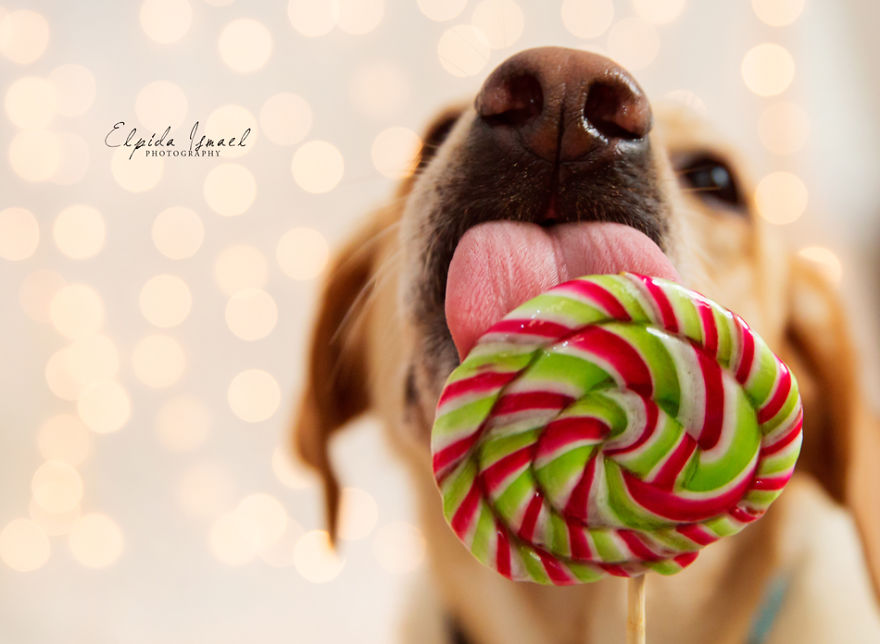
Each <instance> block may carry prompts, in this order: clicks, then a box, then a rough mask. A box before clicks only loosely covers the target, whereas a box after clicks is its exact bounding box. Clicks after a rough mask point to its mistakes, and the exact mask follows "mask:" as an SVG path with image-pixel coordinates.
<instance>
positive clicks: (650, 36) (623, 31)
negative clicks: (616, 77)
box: [608, 18, 660, 71]
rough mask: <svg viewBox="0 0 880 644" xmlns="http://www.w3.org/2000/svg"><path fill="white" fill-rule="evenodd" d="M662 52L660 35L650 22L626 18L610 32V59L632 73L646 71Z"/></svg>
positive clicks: (617, 23)
mask: <svg viewBox="0 0 880 644" xmlns="http://www.w3.org/2000/svg"><path fill="white" fill-rule="evenodd" d="M659 52H660V35H659V34H658V33H657V28H656V27H654V25H652V24H651V23H650V22H647V21H645V20H640V19H639V18H624V19H623V20H620V21H618V22H616V23H615V24H614V26H613V27H611V30H610V31H609V32H608V57H609V58H612V59H613V60H615V61H617V62H618V63H620V64H621V65H623V66H624V67H626V68H627V69H629V70H631V71H637V70H640V69H644V68H645V67H647V66H648V65H650V64H651V63H652V62H654V60H655V59H656V58H657V54H658V53H659Z"/></svg>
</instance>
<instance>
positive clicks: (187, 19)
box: [140, 0, 192, 45]
mask: <svg viewBox="0 0 880 644" xmlns="http://www.w3.org/2000/svg"><path fill="white" fill-rule="evenodd" d="M140 21H141V28H142V29H143V30H144V33H145V34H146V35H147V36H148V37H149V38H151V39H152V40H155V41H156V42H157V43H159V44H160V45H168V44H171V43H173V42H177V41H178V40H180V39H181V38H183V37H184V36H185V35H186V32H187V31H189V27H190V25H191V24H192V7H191V6H190V4H189V1H188V0H144V1H143V2H142V3H141V10H140Z"/></svg>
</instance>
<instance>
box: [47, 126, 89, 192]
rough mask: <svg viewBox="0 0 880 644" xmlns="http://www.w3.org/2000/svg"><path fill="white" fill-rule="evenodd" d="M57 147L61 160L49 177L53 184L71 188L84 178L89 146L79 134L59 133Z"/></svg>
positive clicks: (86, 169)
mask: <svg viewBox="0 0 880 644" xmlns="http://www.w3.org/2000/svg"><path fill="white" fill-rule="evenodd" d="M57 139H58V145H59V150H60V153H61V160H60V161H59V163H58V166H57V167H56V168H55V172H53V173H52V176H51V177H49V180H50V181H52V182H53V183H57V184H60V185H62V186H71V185H73V184H75V183H77V182H79V181H81V180H82V178H83V177H85V175H86V172H88V169H89V159H90V154H89V144H88V143H86V140H85V139H84V138H83V137H81V136H80V135H79V134H72V133H70V132H59V133H58V136H57Z"/></svg>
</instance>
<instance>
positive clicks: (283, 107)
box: [260, 92, 312, 145]
mask: <svg viewBox="0 0 880 644" xmlns="http://www.w3.org/2000/svg"><path fill="white" fill-rule="evenodd" d="M311 127H312V108H311V107H310V106H309V104H308V102H307V101H306V100H305V99H304V98H302V97H301V96H299V95H298V94H294V93H292V92H280V93H278V94H275V95H274V96H270V97H269V98H268V99H266V102H265V103H263V107H262V108H260V128H261V129H262V131H263V133H264V134H265V135H266V138H268V139H269V140H270V141H272V143H276V144H278V145H293V144H295V143H299V142H300V141H302V140H303V139H304V138H305V137H306V135H307V134H308V133H309V130H310V129H311Z"/></svg>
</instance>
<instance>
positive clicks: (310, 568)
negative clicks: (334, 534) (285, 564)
mask: <svg viewBox="0 0 880 644" xmlns="http://www.w3.org/2000/svg"><path fill="white" fill-rule="evenodd" d="M293 564H294V566H296V571H297V572H298V573H299V574H300V575H302V576H303V577H304V578H305V579H306V580H308V581H310V582H312V583H313V584H323V583H327V582H328V581H332V580H333V579H335V578H336V577H338V576H339V573H341V572H342V568H343V567H344V566H345V560H344V559H343V558H342V557H340V556H339V554H338V553H337V552H336V551H334V550H333V546H332V545H331V544H330V535H329V534H327V532H326V530H310V531H309V532H306V533H305V534H304V535H303V536H302V537H301V538H300V540H299V541H298V542H297V544H296V547H295V548H294V551H293Z"/></svg>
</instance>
